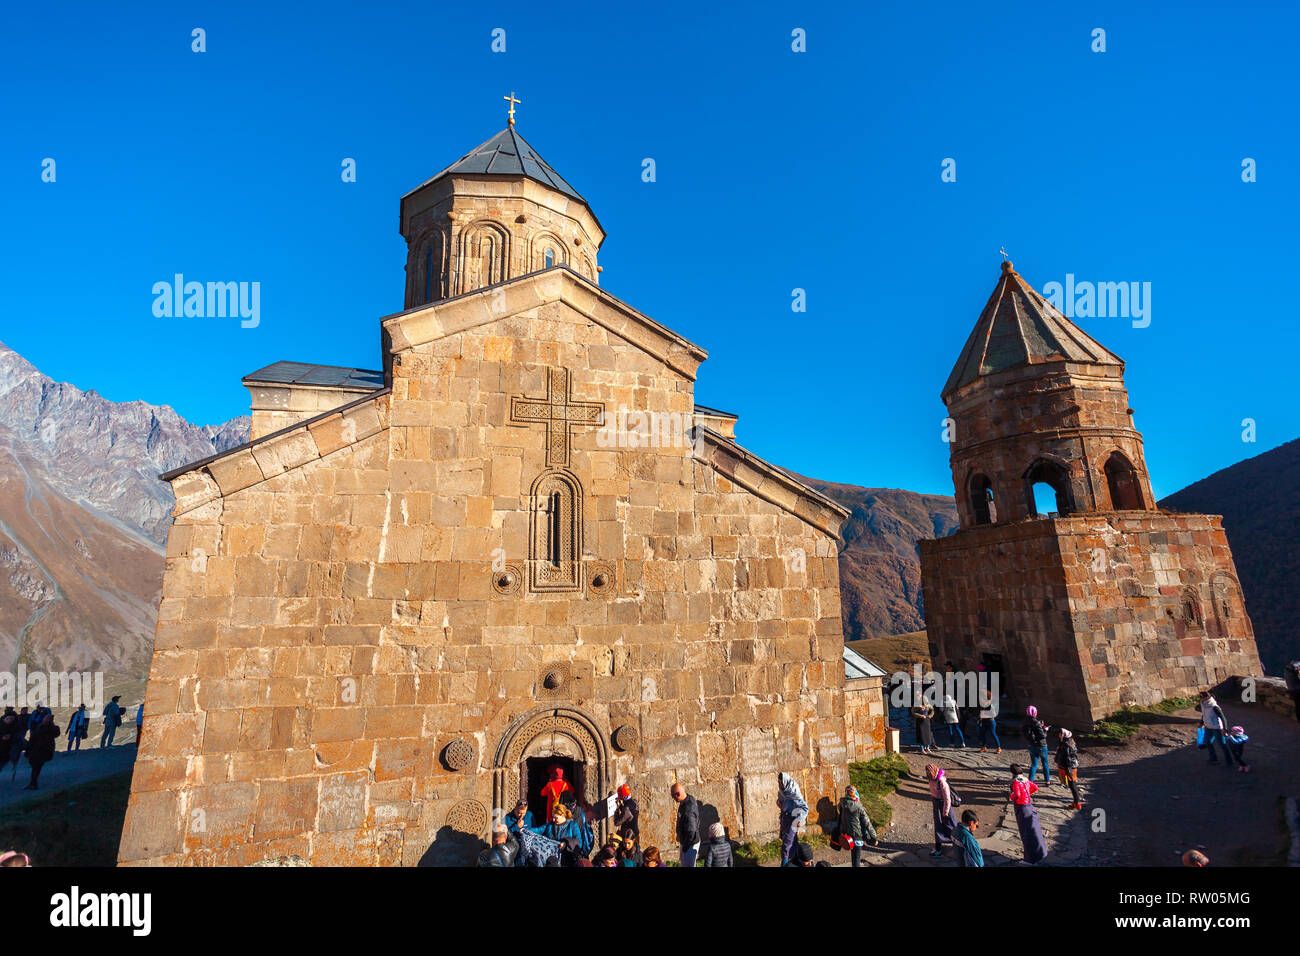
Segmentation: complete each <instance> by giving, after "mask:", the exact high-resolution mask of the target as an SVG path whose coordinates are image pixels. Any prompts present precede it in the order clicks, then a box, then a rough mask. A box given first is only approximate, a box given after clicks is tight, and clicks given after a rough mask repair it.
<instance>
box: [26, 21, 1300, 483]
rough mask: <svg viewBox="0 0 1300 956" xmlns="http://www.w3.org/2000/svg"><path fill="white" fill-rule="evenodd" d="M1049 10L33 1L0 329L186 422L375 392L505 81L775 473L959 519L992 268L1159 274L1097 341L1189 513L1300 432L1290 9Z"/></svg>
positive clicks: (618, 264)
mask: <svg viewBox="0 0 1300 956" xmlns="http://www.w3.org/2000/svg"><path fill="white" fill-rule="evenodd" d="M1060 6H1061V5H1058V4H1050V5H1049V4H1042V3H1000V4H971V3H955V4H869V5H867V4H853V5H848V4H844V5H841V6H840V7H830V6H825V7H823V6H819V5H815V4H808V3H772V4H763V3H746V4H737V5H734V6H733V7H732V9H729V10H727V9H719V8H718V7H717V5H712V4H700V3H690V4H680V5H679V4H672V3H656V4H606V5H595V4H593V5H591V6H590V7H585V8H584V7H582V6H581V5H579V4H561V5H557V4H539V3H528V4H523V3H511V4H491V3H478V4H432V3H408V4H384V3H377V4H338V3H316V4H310V5H294V6H293V7H292V8H291V7H290V5H288V4H260V3H259V4H245V3H238V4H231V3H222V4H217V3H210V4H176V3H132V4H127V5H116V4H110V5H105V4H99V3H96V4H89V3H74V4H67V5H58V6H51V5H48V4H45V5H33V4H25V5H10V7H9V8H8V9H7V11H6V13H5V15H4V22H3V25H2V27H0V143H2V144H3V148H0V226H2V228H0V341H4V342H5V343H6V344H7V345H9V346H10V347H12V348H14V349H16V350H17V351H18V352H20V353H22V354H23V355H25V356H26V357H27V358H28V359H30V360H31V361H32V362H34V363H35V364H36V365H37V366H38V367H39V368H40V369H41V370H42V371H44V372H45V373H47V374H49V375H51V376H52V377H54V378H56V379H58V380H61V381H70V382H73V383H74V384H76V385H78V386H80V387H82V388H94V389H96V390H98V391H99V392H100V393H101V394H103V395H105V396H106V397H108V398H110V399H114V400H119V401H125V400H129V399H137V398H138V399H144V400H146V401H149V402H153V403H158V404H164V403H165V404H170V405H172V406H173V407H174V408H176V409H177V410H178V411H179V412H181V413H182V414H183V415H185V416H186V417H187V418H189V419H190V420H192V421H195V422H199V423H214V422H219V421H223V420H225V419H227V418H230V417H232V416H234V415H237V414H240V413H241V412H242V411H244V410H245V408H246V405H247V393H246V391H245V390H244V389H243V388H242V387H241V386H240V385H239V378H240V376H241V375H243V374H245V373H247V372H249V371H252V370H254V369H256V368H259V367H261V366H262V365H265V364H267V363H269V362H272V361H275V360H277V359H282V358H283V359H296V360H304V361H312V362H322V363H328V364H337V365H357V366H362V367H368V368H375V367H378V364H379V357H378V348H379V327H378V323H377V319H378V318H379V317H380V316H383V315H386V314H389V313H392V312H395V311H397V310H399V309H400V308H401V305H402V288H403V272H402V269H403V264H404V257H405V252H404V243H403V241H402V239H401V237H400V236H399V235H398V232H397V216H398V199H399V197H400V196H401V195H402V193H404V192H406V191H407V190H408V189H410V188H411V187H413V186H415V185H417V184H418V183H420V182H421V181H423V180H424V179H425V178H427V177H428V176H430V175H432V174H433V173H434V172H436V171H437V170H439V169H440V168H442V167H443V166H445V165H447V164H448V163H450V162H452V161H454V160H455V159H457V158H458V157H460V156H461V155H462V154H464V153H465V152H467V151H468V150H469V149H470V148H471V147H473V146H475V145H476V144H478V143H479V142H481V141H482V140H484V139H487V138H488V137H489V136H491V135H493V134H494V133H496V132H497V131H498V130H499V129H501V128H502V127H503V126H504V118H505V117H504V106H505V104H504V103H503V101H502V96H503V95H504V94H505V93H507V92H508V91H510V90H512V89H513V90H515V91H517V93H518V95H519V96H520V97H521V98H522V100H523V103H522V105H521V106H520V108H519V120H518V124H519V125H518V128H519V130H520V132H521V133H522V134H523V135H524V136H525V137H526V138H527V139H528V140H529V142H530V143H531V144H532V145H533V146H534V147H535V148H536V149H538V150H539V151H540V152H541V153H542V155H543V156H544V157H546V159H547V160H548V161H549V162H550V163H551V164H552V165H554V166H555V167H556V168H557V169H558V170H559V171H560V172H561V174H562V175H564V176H565V177H566V178H567V179H569V181H570V182H572V183H573V184H574V185H575V186H576V187H577V188H578V190H579V191H581V192H582V193H583V194H584V195H585V196H586V197H587V198H588V199H589V201H590V202H591V204H592V206H593V207H594V209H595V211H596V214H597V215H598V216H599V217H600V219H601V221H602V223H603V224H604V225H605V227H606V229H607V230H608V231H609V238H608V239H607V241H606V243H605V246H604V248H603V249H602V250H601V253H600V261H601V264H602V265H603V266H604V270H605V271H604V274H603V276H602V280H601V281H602V285H604V286H605V287H606V288H607V289H608V290H609V291H611V292H612V293H613V294H615V295H617V296H619V297H620V298H623V299H625V300H626V301H628V302H630V303H631V304H633V305H634V306H636V307H637V308H639V309H641V310H642V311H644V312H646V313H648V314H649V315H651V316H653V317H654V318H656V319H658V320H659V321H661V322H663V323H664V324H666V325H668V326H669V327H671V328H673V329H675V330H676V331H678V332H680V333H681V334H683V335H685V336H687V337H688V338H690V339H692V340H694V341H696V342H698V343H699V344H701V345H703V346H704V347H705V348H707V349H708V350H709V351H710V353H711V357H710V358H709V360H708V361H707V362H706V363H705V364H704V365H703V366H702V368H701V371H700V378H699V382H698V385H697V392H696V396H697V400H698V401H700V402H701V403H703V404H707V405H713V406H716V407H720V408H724V409H728V410H733V411H737V412H739V413H740V415H741V421H740V426H739V437H740V439H741V440H742V442H743V443H744V444H745V445H747V446H748V447H750V448H751V449H752V450H754V451H755V452H757V453H759V454H761V455H763V456H765V457H767V458H769V459H771V460H772V461H775V462H777V463H779V464H781V465H784V466H786V467H789V468H792V469H794V470H797V471H800V472H803V473H805V474H810V475H814V476H817V477H821V478H826V479H830V480H837V481H845V482H852V483H856V484H863V485H872V486H891V487H902V488H910V489H913V490H917V491H929V492H941V493H951V490H952V489H951V485H950V479H949V473H948V468H947V446H945V445H944V444H943V443H942V442H941V441H940V420H941V418H942V417H943V406H942V404H941V403H940V401H939V398H938V392H939V389H940V387H941V386H942V384H943V382H944V379H945V378H946V376H947V374H948V371H949V369H950V367H951V365H952V363H953V361H954V360H955V358H956V356H957V353H958V352H959V350H960V349H961V346H962V343H963V341H964V339H965V337H966V335H967V334H968V332H969V331H970V328H971V326H972V325H973V324H974V322H975V319H976V317H977V315H978V313H979V311H980V309H981V308H982V307H983V305H984V302H985V300H986V298H987V297H988V295H989V293H990V291H991V290H992V288H993V285H994V283H995V281H996V277H997V274H998V263H999V256H998V250H999V248H1000V247H1001V246H1002V245H1003V244H1004V243H1005V244H1006V247H1007V249H1008V251H1009V252H1010V254H1011V257H1012V258H1013V259H1014V260H1015V263H1016V266H1017V269H1018V271H1020V273H1021V274H1022V275H1023V276H1024V277H1025V278H1026V279H1027V280H1028V281H1029V282H1031V283H1032V284H1034V285H1035V286H1036V287H1038V288H1040V289H1041V288H1042V286H1043V285H1044V284H1045V283H1047V282H1049V281H1058V282H1064V280H1065V275H1066V274H1067V273H1073V274H1074V275H1075V276H1076V277H1077V278H1078V279H1079V280H1090V281H1139V282H1150V283H1151V284H1152V303H1151V305H1152V314H1151V317H1152V321H1151V324H1150V326H1149V327H1147V328H1142V329H1138V328H1133V327H1132V324H1131V322H1130V321H1129V320H1127V319H1122V318H1105V319H1081V320H1080V324H1081V325H1083V327H1084V328H1085V329H1086V330H1087V331H1088V332H1090V333H1091V334H1093V335H1095V336H1096V337H1097V338H1098V339H1099V340H1100V341H1101V342H1102V343H1103V344H1105V345H1107V346H1108V347H1110V348H1111V349H1112V350H1113V351H1115V352H1117V353H1118V354H1119V355H1121V356H1122V357H1123V358H1124V359H1125V360H1126V361H1127V362H1128V374H1127V378H1128V386H1129V390H1130V396H1131V399H1132V404H1133V407H1134V408H1135V409H1136V410H1137V423H1138V427H1139V428H1140V429H1141V430H1142V431H1143V432H1144V434H1145V436H1146V448H1147V458H1148V464H1149V466H1150V469H1151V472H1152V484H1153V486H1154V487H1155V489H1156V492H1157V494H1167V493H1170V492H1172V491H1175V490H1176V489H1178V488H1180V487H1182V486H1183V485H1185V484H1187V483H1189V482H1191V481H1194V480H1196V479H1198V478H1200V477H1203V476H1204V475H1206V474H1208V473H1210V472H1211V471H1214V470H1216V469H1218V468H1221V467H1224V466H1226V465H1228V464H1231V463H1232V462H1234V461H1237V460H1240V459H1242V458H1245V457H1249V456H1251V455H1254V454H1258V453H1259V452H1261V451H1263V450H1265V449H1267V448H1270V447H1273V446H1275V445H1277V444H1280V443H1282V442H1284V441H1287V440H1289V439H1291V438H1294V437H1296V435H1297V434H1298V433H1300V429H1298V428H1297V425H1296V423H1295V418H1294V415H1293V412H1292V401H1291V399H1292V396H1293V392H1292V388H1293V382H1294V381H1295V345H1296V340H1297V333H1296V320H1297V317H1298V311H1300V310H1298V308H1297V303H1296V300H1295V299H1293V298H1292V292H1293V291H1294V288H1295V279H1294V276H1295V274H1296V266H1297V252H1298V245H1300V244H1298V243H1297V238H1296V229H1297V222H1300V215H1298V213H1300V168H1298V167H1300V133H1297V122H1296V115H1297V114H1296V103H1297V101H1300V95H1298V94H1300V89H1298V87H1300V79H1298V78H1300V71H1297V69H1296V64H1295V56H1294V48H1293V47H1294V37H1295V36H1296V34H1297V28H1300V17H1298V16H1297V13H1296V7H1295V5H1294V4H1285V5H1284V4H1273V5H1268V6H1259V5H1241V4H1233V5H1232V6H1231V8H1230V9H1229V8H1228V6H1227V5H1226V4H1225V5H1223V6H1222V7H1219V8H1216V7H1213V6H1210V5H1208V4H1202V5H1192V6H1185V5H1181V4H1180V5H1177V6H1175V5H1172V4H1166V5H1161V6H1164V7H1166V8H1167V9H1165V10H1159V9H1141V10H1134V9H1131V7H1132V6H1134V5H1133V4H1128V3H1113V4H1089V5H1069V6H1068V7H1067V8H1065V9H1058V8H1059V7H1060ZM1140 6H1141V7H1143V8H1146V7H1154V6H1155V5H1153V4H1141V5H1140ZM1048 7H1052V8H1053V9H1048ZM194 27H203V28H204V29H206V31H207V45H208V52H206V53H204V54H196V53H192V52H191V51H190V43H191V40H190V31H191V29H192V28H194ZM496 27H502V28H504V29H505V30H506V31H507V32H506V42H507V49H506V52H505V53H504V54H498V53H493V52H491V49H490V43H491V31H492V30H493V28H496ZM796 27H798V28H802V29H804V30H806V31H807V47H808V49H807V52H806V53H802V54H797V53H794V52H792V51H791V31H792V30H793V29H794V28H796ZM1096 27H1101V28H1104V29H1105V30H1106V45H1107V50H1106V52H1105V53H1093V52H1092V51H1091V49H1090V46H1091V44H1092V37H1091V33H1092V30H1093V29H1094V28H1096ZM45 157H52V158H54V159H55V160H56V162H57V182H56V183H54V184H47V183H42V182H41V179H40V174H41V161H42V160H43V159H44V158H45ZM344 157H354V158H355V159H356V160H357V162H358V180H359V181H358V182H357V183H355V184H344V183H342V182H341V180H340V175H339V173H340V162H341V160H342V159H343V158H344ZM645 157H652V158H654V159H655V161H656V163H657V170H658V181H657V182H655V183H653V184H648V183H644V182H642V180H641V161H642V159H643V158H645ZM947 157H951V158H954V159H955V160H956V161H957V182H955V183H943V182H941V181H940V172H941V170H940V164H941V162H942V160H944V159H945V158H947ZM1245 157H1251V158H1253V159H1255V160H1256V161H1257V163H1258V182H1255V183H1251V184H1246V183H1243V182H1242V181H1241V162H1242V160H1243V158H1245ZM176 272H182V273H184V274H185V275H186V276H187V277H189V278H193V279H199V280H204V281H206V280H229V281H240V280H242V281H259V282H260V283H261V285H262V306H261V307H262V318H261V325H260V326H259V327H258V328H256V329H242V328H240V326H239V323H238V321H236V320H230V319H224V320H223V319H157V318H155V317H154V316H153V313H152V304H153V296H152V295H151V292H150V289H151V287H152V285H153V283H155V282H157V281H161V280H169V279H170V278H171V276H172V275H173V274H174V273H176ZM796 287H798V288H803V289H806V290H807V302H808V311H807V312H806V313H805V314H794V313H792V312H791V309H790V302H791V290H792V289H794V288H796ZM1243 418H1253V419H1255V420H1256V421H1257V423H1258V442H1257V443H1256V444H1253V445H1252V444H1245V443H1243V442H1242V440H1241V431H1242V429H1241V424H1240V423H1241V421H1242V419H1243Z"/></svg>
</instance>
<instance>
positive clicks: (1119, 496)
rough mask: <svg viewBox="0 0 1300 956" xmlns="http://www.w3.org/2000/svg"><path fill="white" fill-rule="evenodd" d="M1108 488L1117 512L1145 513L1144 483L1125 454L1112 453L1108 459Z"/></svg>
mask: <svg viewBox="0 0 1300 956" xmlns="http://www.w3.org/2000/svg"><path fill="white" fill-rule="evenodd" d="M1105 473H1106V488H1107V489H1108V490H1109V491H1110V506H1111V507H1112V508H1114V509H1115V510H1116V511H1144V510H1146V505H1145V504H1143V502H1142V482H1141V480H1140V479H1139V478H1138V472H1137V469H1136V468H1134V467H1133V463H1132V462H1130V461H1129V460H1128V459H1127V458H1126V457H1124V453H1123V452H1119V451H1115V452H1112V453H1111V455H1110V457H1109V458H1107V459H1106V467H1105Z"/></svg>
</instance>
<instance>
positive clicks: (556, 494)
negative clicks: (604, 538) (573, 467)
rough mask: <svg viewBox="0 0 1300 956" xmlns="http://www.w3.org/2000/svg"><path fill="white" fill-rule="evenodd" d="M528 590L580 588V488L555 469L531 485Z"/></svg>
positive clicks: (565, 472)
mask: <svg viewBox="0 0 1300 956" xmlns="http://www.w3.org/2000/svg"><path fill="white" fill-rule="evenodd" d="M532 510H533V515H532V541H531V542H530V545H529V555H528V558H529V561H528V563H529V567H530V568H531V572H530V575H529V580H530V587H531V589H532V590H534V591H579V590H581V589H582V485H581V484H580V483H579V482H578V479H577V478H576V477H575V476H574V475H572V474H571V473H569V472H567V471H563V470H560V469H556V470H553V471H548V472H545V473H543V474H542V475H540V476H539V477H538V479H537V481H535V482H534V483H533V506H532Z"/></svg>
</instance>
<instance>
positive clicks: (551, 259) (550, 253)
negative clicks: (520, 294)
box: [542, 249, 555, 269]
mask: <svg viewBox="0 0 1300 956" xmlns="http://www.w3.org/2000/svg"><path fill="white" fill-rule="evenodd" d="M542 262H543V263H545V265H543V267H542V268H544V269H549V268H550V267H551V266H553V265H555V250H554V249H547V250H546V252H545V253H544V254H543V255H542Z"/></svg>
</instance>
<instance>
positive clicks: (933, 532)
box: [802, 478, 957, 641]
mask: <svg viewBox="0 0 1300 956" xmlns="http://www.w3.org/2000/svg"><path fill="white" fill-rule="evenodd" d="M802 480H803V481H805V482H807V483H808V485H809V486H810V487H812V488H815V489H816V490H817V491H820V492H821V493H822V494H824V495H826V496H827V497H828V498H831V499H832V500H834V501H836V502H838V503H839V504H841V505H843V506H844V507H845V508H848V509H849V510H850V511H851V514H850V515H849V518H848V520H847V521H845V522H844V528H843V535H844V548H843V549H842V550H841V552H840V597H841V601H842V603H843V613H844V639H845V640H846V641H857V640H862V639H863V638H868V637H885V636H888V635H891V634H904V633H908V632H911V631H919V630H923V629H924V628H925V608H924V606H923V604H922V601H921V563H920V560H919V559H918V557H917V552H916V543H917V541H920V540H921V539H922V538H942V537H944V536H946V535H949V534H952V532H953V531H955V530H956V529H957V507H956V505H955V503H954V502H953V499H952V498H950V497H948V496H946V495H921V494H917V493H916V492H914V491H901V490H898V489H894V488H859V487H858V486H856V485H844V484H835V483H833V482H829V481H819V480H818V479H816V478H803V479H802Z"/></svg>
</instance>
